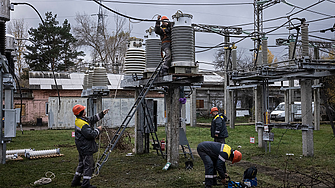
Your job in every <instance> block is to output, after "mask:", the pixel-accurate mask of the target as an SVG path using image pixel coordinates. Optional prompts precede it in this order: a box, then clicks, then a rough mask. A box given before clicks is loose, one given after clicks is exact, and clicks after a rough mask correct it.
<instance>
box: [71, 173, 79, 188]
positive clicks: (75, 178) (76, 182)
mask: <svg viewBox="0 0 335 188" xmlns="http://www.w3.org/2000/svg"><path fill="white" fill-rule="evenodd" d="M80 179H81V177H80V176H78V175H75V176H74V178H73V180H72V182H71V187H78V186H81V182H80Z"/></svg>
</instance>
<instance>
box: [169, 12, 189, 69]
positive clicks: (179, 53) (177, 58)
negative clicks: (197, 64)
mask: <svg viewBox="0 0 335 188" xmlns="http://www.w3.org/2000/svg"><path fill="white" fill-rule="evenodd" d="M172 18H173V20H174V23H175V24H174V26H173V27H172V32H171V38H172V46H171V48H172V66H194V36H193V35H194V32H193V27H192V22H191V19H192V18H193V16H192V15H190V14H183V13H181V12H177V13H176V14H175V15H173V16H172Z"/></svg>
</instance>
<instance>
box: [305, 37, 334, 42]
mask: <svg viewBox="0 0 335 188" xmlns="http://www.w3.org/2000/svg"><path fill="white" fill-rule="evenodd" d="M308 36H309V37H314V38H318V39H322V40H329V41H332V42H335V40H334V39H328V38H323V37H318V36H315V35H308Z"/></svg>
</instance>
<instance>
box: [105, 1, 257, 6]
mask: <svg viewBox="0 0 335 188" xmlns="http://www.w3.org/2000/svg"><path fill="white" fill-rule="evenodd" d="M104 2H108V3H122V4H134V5H157V6H234V5H253V3H167V2H162V3H154V2H138V1H112V0H106V1H104Z"/></svg>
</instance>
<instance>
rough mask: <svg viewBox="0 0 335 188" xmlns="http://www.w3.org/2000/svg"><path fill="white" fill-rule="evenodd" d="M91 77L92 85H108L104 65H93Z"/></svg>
mask: <svg viewBox="0 0 335 188" xmlns="http://www.w3.org/2000/svg"><path fill="white" fill-rule="evenodd" d="M92 77H93V80H92V87H94V86H107V85H108V78H107V71H106V68H105V67H95V68H94V72H93V75H92Z"/></svg>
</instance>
